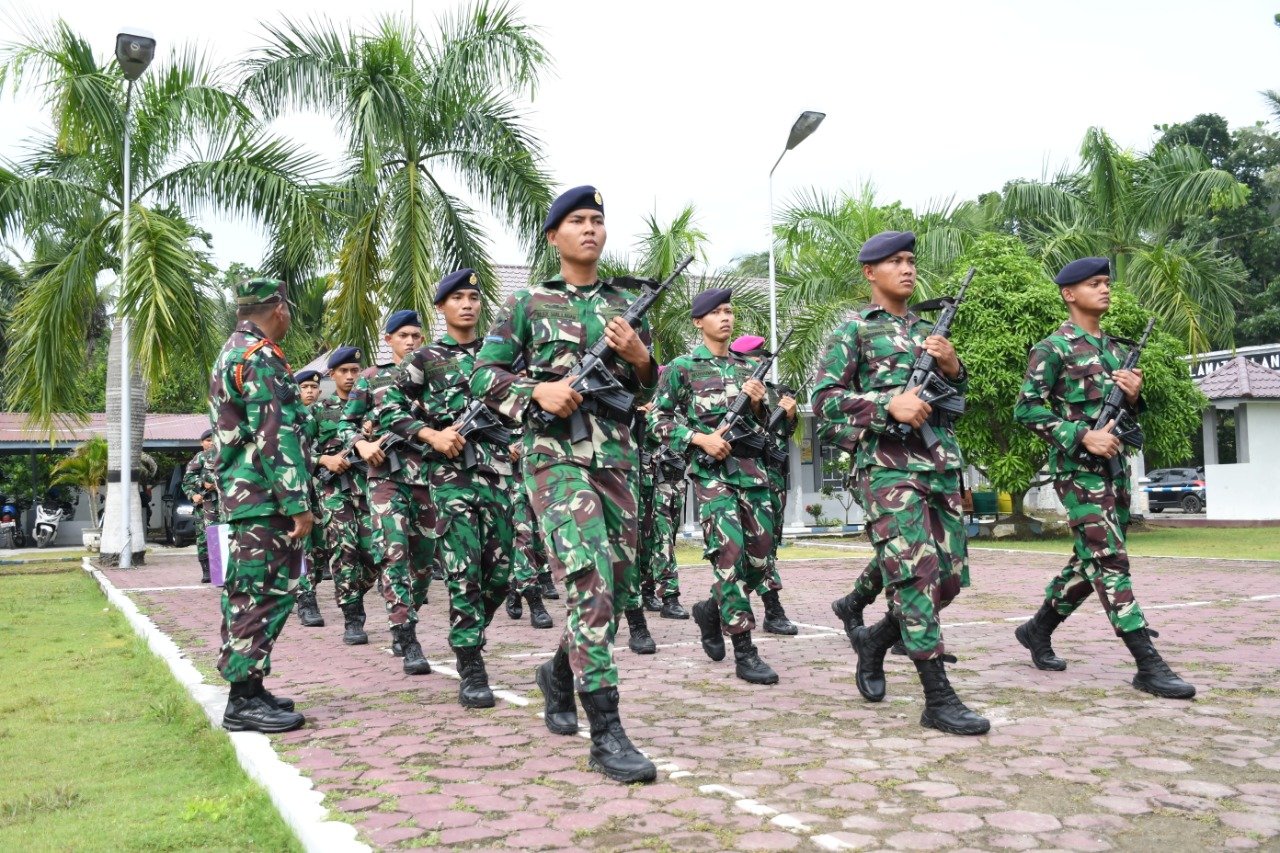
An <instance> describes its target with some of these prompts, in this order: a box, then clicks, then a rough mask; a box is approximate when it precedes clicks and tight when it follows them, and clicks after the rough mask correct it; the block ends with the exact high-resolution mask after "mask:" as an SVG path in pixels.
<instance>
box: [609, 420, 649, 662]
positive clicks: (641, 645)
mask: <svg viewBox="0 0 1280 853" xmlns="http://www.w3.org/2000/svg"><path fill="white" fill-rule="evenodd" d="M648 411H649V404H647V403H646V404H645V405H643V406H639V407H638V408H637V409H636V411H635V414H634V415H633V416H632V418H631V440H632V442H633V443H634V444H635V447H636V455H637V465H636V471H635V474H636V477H635V486H636V558H635V560H634V561H633V562H632V563H631V567H630V569H629V570H628V571H627V572H626V574H625V575H624V576H623V577H624V580H625V583H623V584H622V586H621V587H620V588H618V589H616V590H614V601H615V602H616V607H615V609H619V610H621V611H622V613H623V615H624V616H626V617H627V631H628V636H627V648H629V649H631V651H633V652H635V653H636V654H638V655H651V654H655V653H656V652H657V651H658V644H657V643H655V642H654V639H653V635H652V634H650V633H649V624H648V622H647V621H646V619H645V615H644V611H645V608H644V601H643V599H642V598H641V591H642V587H643V583H644V580H645V579H646V578H647V577H648V571H649V566H648V543H647V542H646V541H645V537H646V534H647V533H648V532H649V531H648V530H647V529H646V527H647V525H648V523H649V521H650V519H651V517H652V512H653V477H652V474H651V473H650V471H649V466H650V462H651V460H650V458H649V451H648V449H647V448H646V446H645V445H646V442H645V413H646V412H648Z"/></svg>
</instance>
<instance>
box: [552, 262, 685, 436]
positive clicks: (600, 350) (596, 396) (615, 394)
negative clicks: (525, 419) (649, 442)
mask: <svg viewBox="0 0 1280 853" xmlns="http://www.w3.org/2000/svg"><path fill="white" fill-rule="evenodd" d="M691 263H693V255H687V256H686V257H685V258H684V260H682V261H680V263H678V264H676V268H675V270H674V271H673V272H672V273H671V275H669V276H668V277H667V278H666V280H665V281H663V282H662V283H661V284H657V285H654V284H653V283H652V282H641V290H640V296H639V297H637V299H636V300H635V301H634V302H632V303H631V304H630V305H628V306H627V310H626V311H624V312H623V313H622V315H621V316H622V319H623V320H624V321H626V323H627V324H628V325H630V326H631V328H633V329H638V328H640V323H641V321H642V320H643V319H644V315H645V314H646V313H648V311H649V309H650V308H652V307H653V304H654V303H655V302H657V301H658V297H660V296H662V294H663V293H664V292H665V291H666V289H667V288H668V287H670V286H671V284H672V283H673V282H674V281H675V280H676V279H677V278H679V277H680V274H681V273H682V272H684V269H685V267H687V266H689V264H691ZM613 359H614V352H613V350H612V349H611V348H610V347H609V339H608V338H607V337H606V336H605V335H601V336H600V338H599V340H597V341H596V342H595V343H594V344H592V345H591V347H590V348H589V349H588V350H587V351H586V352H585V353H583V355H582V358H580V359H578V363H577V364H575V365H574V366H573V367H572V368H570V370H569V372H568V373H566V374H565V376H564V378H566V379H568V380H569V387H570V388H572V389H573V390H574V391H577V392H578V393H579V394H581V395H582V403H581V405H579V406H578V408H577V409H575V410H574V411H573V414H571V415H569V418H568V420H569V440H570V441H573V442H579V441H585V440H586V438H587V437H588V435H589V433H588V431H587V419H586V417H585V415H584V413H590V414H593V415H597V416H599V417H603V418H608V419H609V420H612V421H616V422H617V423H621V424H625V423H629V422H630V420H631V412H632V410H633V409H634V408H635V402H636V396H635V394H632V393H631V392H630V391H628V390H627V389H626V388H624V387H622V383H621V382H619V381H618V377H616V376H614V375H613V371H612V370H610V369H609V366H610V365H611V364H612V363H613ZM531 408H532V410H533V414H532V415H531V416H530V417H531V418H532V419H533V423H534V425H535V426H536V427H539V428H542V429H545V428H546V427H548V426H550V425H551V424H552V423H554V422H555V421H556V418H557V416H556V415H554V414H552V413H551V412H548V411H547V410H546V409H543V408H542V407H540V406H538V405H537V404H536V403H534V404H532V406H531Z"/></svg>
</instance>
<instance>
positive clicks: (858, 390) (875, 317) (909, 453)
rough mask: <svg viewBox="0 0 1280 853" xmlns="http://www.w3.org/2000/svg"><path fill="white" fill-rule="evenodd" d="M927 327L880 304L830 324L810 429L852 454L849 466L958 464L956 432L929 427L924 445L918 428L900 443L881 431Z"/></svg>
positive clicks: (946, 467) (958, 382)
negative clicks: (931, 442) (933, 439)
mask: <svg viewBox="0 0 1280 853" xmlns="http://www.w3.org/2000/svg"><path fill="white" fill-rule="evenodd" d="M932 329H933V326H932V324H931V323H929V322H928V321H926V320H924V319H922V318H921V317H918V316H916V314H915V313H914V312H912V311H908V312H907V316H906V317H898V316H895V315H893V314H891V313H889V312H888V311H886V310H885V309H884V308H881V307H880V306H879V305H876V304H874V303H873V304H871V305H867V306H866V307H864V308H862V309H861V310H859V311H858V312H857V313H856V314H855V315H854V317H853V319H851V320H850V321H849V322H847V323H845V324H844V325H842V326H840V328H838V329H836V331H835V333H834V335H833V336H832V340H831V343H830V344H829V345H828V346H827V350H826V352H824V353H823V354H822V358H821V360H820V361H819V362H818V374H817V376H816V377H815V379H814V386H813V411H814V414H815V415H816V416H817V425H816V430H817V435H818V438H819V440H820V441H822V442H823V443H824V444H833V445H835V446H836V447H839V448H840V449H841V450H844V451H846V452H848V453H849V454H850V455H851V456H853V458H854V467H855V468H858V469H861V468H869V467H871V466H873V465H874V466H878V467H880V468H893V469H895V470H899V471H951V470H955V469H958V468H961V467H963V464H964V463H963V461H962V460H961V457H960V445H959V444H957V443H956V436H955V431H954V430H951V429H944V428H941V427H938V426H935V427H934V428H933V429H934V432H936V433H937V435H938V443H937V444H936V445H935V446H934V448H933V449H932V450H930V449H929V448H927V447H925V444H924V440H923V439H922V438H921V437H920V433H919V432H912V434H911V436H910V437H909V438H907V439H906V440H905V441H902V440H899V439H898V438H896V437H893V436H886V435H885V434H884V433H885V430H886V429H887V428H888V426H889V424H890V423H896V421H893V419H892V418H890V417H889V402H890V401H891V400H892V399H893V398H894V397H895V396H897V395H898V394H900V393H901V392H902V390H903V388H904V387H905V386H906V384H907V380H908V379H910V378H911V365H912V364H913V363H914V362H915V360H916V357H917V356H918V355H919V354H920V352H921V351H922V350H923V348H924V339H925V338H927V337H928V336H929V332H930V331H931V330H932ZM947 381H948V382H950V383H951V384H952V385H953V386H954V387H955V388H956V389H957V390H958V391H959V392H960V393H962V394H963V393H964V392H965V390H966V388H967V387H968V378H967V377H966V376H965V372H964V368H963V366H962V367H961V369H960V376H959V378H957V379H955V380H947Z"/></svg>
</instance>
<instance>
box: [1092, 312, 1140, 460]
mask: <svg viewBox="0 0 1280 853" xmlns="http://www.w3.org/2000/svg"><path fill="white" fill-rule="evenodd" d="M1155 324H1156V319H1155V318H1154V317H1152V318H1151V319H1150V320H1148V321H1147V328H1146V329H1144V330H1143V332H1142V337H1141V338H1140V339H1139V340H1138V345H1137V346H1135V347H1134V348H1133V349H1131V350H1129V354H1128V355H1126V356H1125V358H1124V364H1122V365H1120V369H1121V370H1133V369H1134V368H1135V367H1137V366H1138V359H1139V358H1140V357H1141V356H1142V350H1143V349H1145V348H1146V346H1147V338H1149V337H1151V329H1152V328H1154V327H1155ZM1110 421H1115V422H1116V424H1115V426H1114V427H1113V428H1112V430H1111V434H1112V435H1114V436H1115V437H1116V438H1118V439H1120V441H1122V442H1123V443H1125V444H1127V445H1129V446H1130V447H1132V448H1133V449H1134V450H1141V449H1142V444H1143V440H1144V439H1143V435H1142V425H1141V424H1139V423H1138V419H1137V418H1135V417H1134V416H1133V415H1132V414H1130V412H1129V409H1128V407H1127V406H1126V405H1125V399H1124V391H1123V390H1121V388H1120V386H1119V385H1116V384H1114V383H1113V384H1112V386H1111V390H1110V391H1108V392H1107V398H1106V399H1105V400H1103V401H1102V409H1101V410H1099V412H1098V419H1097V420H1096V421H1094V423H1093V428H1094V429H1102V428H1103V427H1105V426H1106V425H1107V424H1108V423H1109V422H1110ZM1077 458H1078V459H1079V460H1080V461H1081V462H1091V463H1094V464H1097V463H1098V462H1105V463H1106V466H1107V473H1108V474H1110V475H1111V476H1112V477H1119V476H1120V475H1121V474H1122V473H1123V472H1124V465H1123V464H1122V463H1121V462H1120V456H1119V454H1117V455H1115V456H1112V457H1109V458H1107V459H1105V460H1104V459H1103V458H1102V457H1100V456H1095V455H1093V454H1092V453H1090V452H1089V451H1087V450H1085V449H1084V446H1083V445H1081V447H1080V449H1079V450H1078V452H1077Z"/></svg>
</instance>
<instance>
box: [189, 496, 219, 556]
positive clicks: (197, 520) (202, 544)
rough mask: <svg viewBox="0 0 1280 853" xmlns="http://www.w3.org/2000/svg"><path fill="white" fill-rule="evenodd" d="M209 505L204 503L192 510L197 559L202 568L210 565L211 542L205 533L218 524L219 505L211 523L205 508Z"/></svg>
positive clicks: (215, 509) (214, 511)
mask: <svg viewBox="0 0 1280 853" xmlns="http://www.w3.org/2000/svg"><path fill="white" fill-rule="evenodd" d="M208 503H209V502H208V501H204V502H203V503H201V504H200V505H199V506H194V507H192V508H191V523H192V524H193V525H194V526H195V529H196V559H198V560H199V561H200V565H202V566H205V565H208V564H209V540H208V539H207V538H206V537H205V531H206V530H208V529H209V525H211V524H217V523H218V507H217V504H215V505H214V508H213V521H210V520H209V513H208V511H207V510H206V508H205V506H206V504H208Z"/></svg>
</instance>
